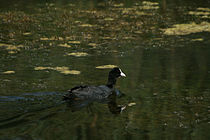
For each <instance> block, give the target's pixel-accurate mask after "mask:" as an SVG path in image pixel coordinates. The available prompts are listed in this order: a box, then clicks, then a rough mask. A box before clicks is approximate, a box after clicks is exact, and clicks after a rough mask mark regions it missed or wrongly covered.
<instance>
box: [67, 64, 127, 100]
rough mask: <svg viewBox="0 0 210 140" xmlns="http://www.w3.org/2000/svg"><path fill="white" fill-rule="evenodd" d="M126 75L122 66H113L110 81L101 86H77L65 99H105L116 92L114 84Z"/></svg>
mask: <svg viewBox="0 0 210 140" xmlns="http://www.w3.org/2000/svg"><path fill="white" fill-rule="evenodd" d="M121 76H123V77H126V76H125V74H124V73H123V72H122V71H121V69H120V68H117V67H115V68H113V69H112V70H111V71H110V72H109V76H108V82H107V84H106V85H100V86H88V85H84V86H76V87H74V88H72V89H70V90H69V94H67V95H65V96H64V100H86V99H87V100H103V99H106V98H108V97H109V95H111V94H112V93H113V92H116V90H115V89H114V85H115V84H116V81H117V78H118V77H121Z"/></svg>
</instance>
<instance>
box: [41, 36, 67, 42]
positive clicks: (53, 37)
mask: <svg viewBox="0 0 210 140" xmlns="http://www.w3.org/2000/svg"><path fill="white" fill-rule="evenodd" d="M40 40H42V41H53V40H64V39H63V37H56V36H52V37H50V38H48V37H42V38H40Z"/></svg>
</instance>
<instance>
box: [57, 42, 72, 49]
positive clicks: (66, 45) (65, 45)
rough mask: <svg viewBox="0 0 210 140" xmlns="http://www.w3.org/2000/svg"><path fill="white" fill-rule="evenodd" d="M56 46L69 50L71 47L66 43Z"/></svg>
mask: <svg viewBox="0 0 210 140" xmlns="http://www.w3.org/2000/svg"><path fill="white" fill-rule="evenodd" d="M58 46H60V47H66V48H71V47H72V46H71V45H68V44H67V43H65V44H58Z"/></svg>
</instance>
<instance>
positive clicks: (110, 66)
mask: <svg viewBox="0 0 210 140" xmlns="http://www.w3.org/2000/svg"><path fill="white" fill-rule="evenodd" d="M115 67H117V66H116V65H102V66H97V67H96V68H97V69H112V68H115Z"/></svg>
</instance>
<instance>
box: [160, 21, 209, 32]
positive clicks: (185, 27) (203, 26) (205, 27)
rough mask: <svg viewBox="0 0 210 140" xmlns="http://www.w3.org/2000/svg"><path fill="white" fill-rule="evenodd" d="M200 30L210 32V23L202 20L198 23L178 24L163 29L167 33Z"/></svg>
mask: <svg viewBox="0 0 210 140" xmlns="http://www.w3.org/2000/svg"><path fill="white" fill-rule="evenodd" d="M198 32H210V23H209V22H202V23H200V24H196V23H194V22H192V23H189V24H176V25H173V27H172V28H167V29H163V33H164V34H165V35H188V34H191V33H198Z"/></svg>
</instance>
